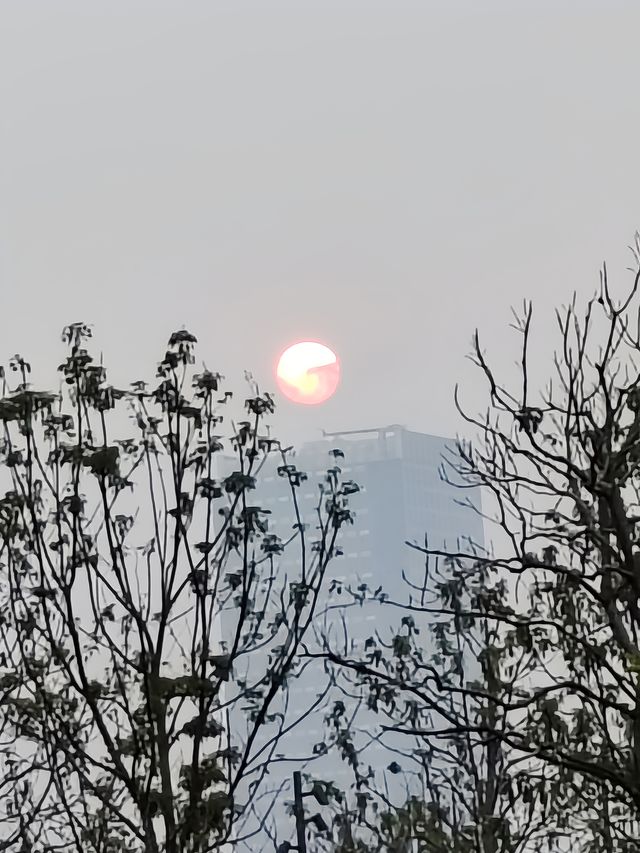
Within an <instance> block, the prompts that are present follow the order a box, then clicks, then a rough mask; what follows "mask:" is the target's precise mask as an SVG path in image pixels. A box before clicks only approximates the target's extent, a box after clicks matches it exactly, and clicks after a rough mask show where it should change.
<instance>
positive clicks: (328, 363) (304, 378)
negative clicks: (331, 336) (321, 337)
mask: <svg viewBox="0 0 640 853" xmlns="http://www.w3.org/2000/svg"><path fill="white" fill-rule="evenodd" d="M276 377H277V379H278V386H279V388H280V390H281V391H282V393H283V394H284V395H285V397H288V398H289V400H291V401H293V402H294V403H304V404H305V405H307V406H313V405H317V404H318V403H324V401H325V400H328V399H329V397H331V395H332V394H333V393H334V391H335V390H336V388H337V387H338V382H339V381H340V362H339V361H338V357H337V355H336V354H335V353H334V352H333V351H332V350H330V349H329V347H326V346H324V344H319V343H316V342H315V341H301V342H300V343H297V344H293V345H292V346H290V347H287V349H286V350H285V351H284V352H283V353H282V355H281V356H280V359H279V361H278V366H277V367H276Z"/></svg>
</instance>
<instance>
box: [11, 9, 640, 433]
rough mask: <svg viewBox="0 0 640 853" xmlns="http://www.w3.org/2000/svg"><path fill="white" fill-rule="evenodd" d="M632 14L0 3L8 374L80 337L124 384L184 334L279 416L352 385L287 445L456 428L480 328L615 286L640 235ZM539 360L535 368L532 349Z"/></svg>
mask: <svg viewBox="0 0 640 853" xmlns="http://www.w3.org/2000/svg"><path fill="white" fill-rule="evenodd" d="M639 30H640V7H638V5H637V3H635V2H631V0H630V2H628V3H622V2H617V0H602V2H593V0H591V2H589V0H579V1H578V0H575V2H566V0H565V2H562V0H553V2H533V0H529V2H518V0H509V2H502V3H497V2H488V0H467V2H456V0H442V2H429V0H422V2H408V0H388V2H379V0H366V2H365V0H361V2H356V0H316V2H306V0H297V2H293V0H291V2H283V0H259V2H257V1H256V2H244V0H229V2H216V0H206V2H200V0H175V2H166V0H153V2H152V0H148V2H142V0H126V2H123V0H121V2H117V1H116V0H109V1H108V2H106V0H102V2H97V0H76V2H71V0H56V2H55V3H54V2H51V0H40V2H35V0H0V128H1V137H0V145H1V152H0V153H1V157H0V216H1V218H0V282H1V284H0V286H1V294H2V301H1V303H0V361H6V360H7V358H8V357H9V356H10V355H11V354H12V353H14V352H15V351H16V350H19V351H20V352H22V353H23V354H25V355H27V356H29V357H30V358H31V360H32V362H33V364H34V369H36V373H40V371H41V370H42V373H41V375H44V374H45V373H46V372H47V369H48V371H49V373H50V366H51V364H55V363H57V361H58V360H59V357H60V356H61V354H62V350H61V344H60V343H59V331H60V329H61V327H62V325H64V324H65V323H67V322H71V321H75V320H78V319H82V320H85V321H86V322H90V323H93V324H95V333H96V338H97V343H98V345H99V346H100V347H101V348H102V349H103V350H104V353H105V357H106V359H107V363H108V364H111V365H112V366H113V368H114V370H113V375H114V378H115V379H118V380H120V381H122V380H128V379H134V378H139V377H141V376H143V375H145V374H147V375H150V374H151V371H152V368H153V365H154V364H155V362H156V361H157V359H158V358H159V357H160V356H161V354H162V350H163V347H164V344H165V341H166V338H167V335H168V334H169V332H170V331H172V330H173V329H174V328H176V327H178V328H179V327H181V326H182V325H183V324H184V325H186V326H187V328H189V329H190V330H192V331H193V332H194V333H195V334H197V335H198V337H199V338H200V340H201V347H200V353H201V355H202V357H203V358H205V359H206V361H207V363H208V366H209V367H211V368H215V369H220V370H221V371H222V372H223V373H225V374H226V375H227V376H228V377H229V380H230V381H231V384H232V385H233V386H235V387H236V388H237V389H240V390H242V373H243V370H244V369H250V370H252V371H253V372H254V374H255V375H256V377H257V378H258V379H259V380H260V381H261V382H262V384H263V385H264V386H265V388H273V385H274V383H273V381H272V378H271V369H272V365H273V363H274V360H275V358H276V356H277V354H278V352H279V350H280V349H281V348H282V347H283V346H284V345H286V344H287V343H289V342H291V341H293V340H295V339H299V338H304V337H314V338H318V339H321V340H322V341H324V342H326V343H328V344H330V345H331V346H333V347H334V348H335V349H336V350H337V351H338V353H339V354H340V356H341V358H342V364H343V372H344V381H343V384H342V387H341V390H340V391H339V393H338V394H336V396H335V397H334V399H333V400H332V401H330V402H329V403H327V404H325V405H324V406H323V407H321V408H308V409H303V408H302V407H295V406H293V405H291V404H287V403H286V402H283V404H282V406H281V411H280V415H279V418H278V421H279V423H280V424H281V427H282V430H283V431H284V433H285V435H287V436H289V435H291V436H293V437H294V438H296V439H297V438H300V437H304V436H313V434H314V431H317V429H318V428H319V427H322V426H325V427H327V428H330V429H333V428H345V429H346V428H357V427H369V426H375V425H378V424H382V423H386V422H392V421H396V422H400V423H404V424H406V425H407V426H409V427H412V428H415V429H419V430H425V431H429V432H435V433H439V434H443V433H445V434H446V433H452V432H455V430H456V428H457V427H458V425H459V421H458V418H457V416H456V414H455V411H454V407H453V402H452V390H453V385H454V383H455V382H456V381H457V380H461V381H462V383H463V389H464V397H465V399H466V400H467V401H468V403H469V405H470V407H471V408H475V407H476V406H478V405H480V404H481V403H482V401H483V397H482V395H481V393H480V390H479V388H478V385H477V383H476V382H475V381H474V377H475V375H474V373H473V371H472V369H471V367H470V365H469V364H468V363H466V362H465V355H466V354H467V352H468V350H469V343H470V338H471V334H472V331H473V329H474V327H475V326H476V325H478V326H479V327H480V329H481V331H482V333H483V337H484V338H485V340H486V341H487V344H489V345H490V351H491V352H492V353H493V354H494V355H495V357H496V358H497V359H498V360H503V361H504V360H507V361H508V362H511V361H512V360H513V358H515V357H516V355H517V352H516V349H515V347H516V343H517V342H516V339H515V337H514V335H513V333H512V332H510V331H509V330H508V323H509V322H510V310H509V309H510V306H511V305H512V304H516V305H519V304H520V303H521V302H522V299H523V298H525V297H532V298H534V300H535V304H536V311H537V317H538V324H539V325H538V331H539V335H540V338H541V339H542V334H543V332H544V327H545V326H546V327H547V328H550V317H551V309H552V307H553V306H554V305H555V304H557V303H558V302H561V301H562V300H564V299H566V298H567V297H568V296H569V294H570V293H571V291H572V290H573V289H576V288H577V289H578V290H579V291H580V292H582V293H584V295H585V296H586V295H588V294H589V293H590V292H591V291H592V290H593V288H594V287H595V286H596V284H597V279H598V270H599V266H600V264H601V262H602V261H603V260H604V259H607V260H608V261H609V263H610V268H611V271H612V274H613V275H614V276H617V277H618V281H619V283H620V285H621V286H623V285H624V284H625V282H626V281H627V280H628V277H629V274H628V273H626V272H625V267H626V266H627V265H628V263H629V261H630V259H631V257H630V255H628V253H627V250H626V246H627V245H628V244H629V243H630V242H631V240H632V238H633V233H634V231H635V230H636V229H637V228H638V227H640V170H639V169H638V166H637V164H638V152H639V151H640V108H639V107H638V79H640V55H639V54H638V50H637V35H638V32H639ZM540 348H541V351H542V343H541V344H540Z"/></svg>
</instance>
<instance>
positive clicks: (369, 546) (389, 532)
mask: <svg viewBox="0 0 640 853" xmlns="http://www.w3.org/2000/svg"><path fill="white" fill-rule="evenodd" d="M453 444H454V442H453V441H451V440H447V439H443V438H439V437H436V436H431V435H425V434H422V433H418V432H413V431H411V430H409V429H407V428H405V427H403V426H398V425H391V426H386V427H382V428H377V429H370V430H357V431H350V432H343V433H331V434H326V433H325V434H324V435H323V437H322V438H321V439H319V440H317V441H313V442H310V443H308V444H305V445H303V446H302V447H301V448H300V450H299V451H298V452H297V454H296V456H295V458H294V459H293V462H294V463H295V465H296V467H297V469H298V470H300V471H304V472H305V473H306V474H307V477H308V479H307V480H306V481H305V482H304V483H303V484H302V485H301V487H300V488H299V490H298V499H299V505H300V513H301V516H302V518H303V520H304V521H305V522H306V523H307V524H308V525H309V529H310V531H311V533H313V528H314V527H315V525H316V524H317V514H316V507H317V505H318V498H319V488H318V487H319V484H320V483H321V482H322V481H323V478H324V476H325V474H326V471H327V468H329V467H331V466H333V465H336V464H337V465H338V466H339V467H340V468H341V476H342V478H343V479H348V480H353V481H354V482H355V483H357V484H358V486H359V488H360V490H359V491H358V492H357V493H354V494H353V495H352V497H351V498H350V506H351V508H352V509H353V511H354V513H355V523H354V524H353V525H348V526H346V527H345V529H344V530H343V531H342V532H341V535H340V544H341V547H342V550H343V555H342V556H340V557H338V558H336V559H335V560H334V561H332V563H331V564H330V567H329V571H328V575H327V577H326V580H325V585H324V589H325V593H324V594H323V597H322V599H321V600H319V602H318V608H317V614H318V615H317V619H316V623H317V624H316V629H317V632H318V634H322V635H324V636H328V637H329V640H330V642H331V644H332V645H333V646H334V648H335V647H339V648H340V650H341V651H344V650H345V647H346V646H349V645H353V646H355V647H356V648H359V650H360V651H361V650H362V648H363V646H364V643H365V641H366V639H367V638H368V637H371V636H372V635H374V634H375V633H376V632H378V633H380V634H381V635H383V636H384V635H385V633H386V635H387V636H389V635H390V630H391V626H392V625H393V623H394V621H395V626H396V627H397V625H398V623H399V621H400V617H401V615H402V614H401V613H399V612H398V611H395V613H394V612H393V609H392V608H390V607H381V606H380V604H379V603H377V602H371V601H366V602H365V603H364V604H359V603H357V602H355V600H354V597H353V595H352V594H351V593H350V590H351V591H357V590H358V588H359V587H360V588H362V586H363V585H366V587H367V589H368V591H369V592H371V591H373V590H375V589H377V588H379V587H382V588H383V589H384V591H385V592H386V593H388V594H389V595H390V596H391V597H393V598H395V599H397V600H406V598H407V596H408V595H409V594H410V592H411V590H410V588H409V586H408V585H407V584H406V583H405V581H404V580H403V578H404V579H408V580H409V581H411V582H413V583H415V584H419V583H420V581H421V578H422V577H423V574H424V567H425V559H424V555H422V554H421V553H420V552H418V551H416V550H415V549H412V548H410V547H409V546H408V545H407V544H406V543H407V542H408V541H409V542H411V541H414V542H417V543H418V544H424V539H425V534H426V535H427V536H428V541H429V546H430V547H433V548H441V547H443V546H446V547H448V548H449V549H456V548H457V547H458V543H460V550H470V549H471V547H472V545H471V544H470V543H474V544H475V545H476V546H479V547H481V546H482V543H483V526H482V518H481V516H480V514H479V513H478V512H474V511H473V510H472V509H470V508H469V507H468V506H463V505H462V504H463V503H464V502H465V501H471V503H473V504H474V505H475V506H476V507H477V508H478V509H479V502H480V501H479V498H480V496H479V494H478V492H477V490H475V489H472V490H469V489H466V490H464V491H461V490H460V489H457V488H456V487H455V486H453V485H450V484H449V483H447V482H445V481H444V480H443V478H442V476H441V467H442V463H443V457H444V456H446V455H447V450H448V448H452V446H453ZM334 449H339V450H340V451H342V453H343V454H344V457H340V458H337V459H336V458H334V457H333V456H332V455H331V451H332V450H334ZM280 464H281V463H280ZM255 503H256V504H258V505H260V506H262V507H263V508H265V509H267V510H269V511H270V515H269V527H270V530H272V531H273V532H275V533H277V534H278V535H279V536H281V537H282V538H283V539H285V538H287V537H288V536H290V535H291V533H292V525H293V523H294V522H295V517H294V516H293V512H292V505H291V493H290V489H289V487H288V482H287V480H286V478H283V477H281V476H278V473H277V463H275V462H274V463H273V465H272V466H271V467H266V466H265V468H264V469H263V471H262V472H261V475H260V477H259V479H258V486H257V492H256V495H255ZM312 538H314V537H313V536H312V535H311V536H310V539H312ZM299 559H300V557H299V551H297V552H296V551H293V552H292V553H291V555H290V556H289V555H288V553H287V552H286V551H285V553H284V555H283V556H282V558H281V563H280V565H279V571H282V572H287V571H291V573H292V575H295V567H296V566H298V565H299ZM369 598H370V596H369ZM414 598H415V592H414ZM347 605H348V606H347ZM426 633H427V632H426V621H425V623H424V626H423V630H422V635H421V636H423V637H424V643H425V647H427V648H428V646H429V637H428V636H427V635H426ZM345 644H346V645H345ZM316 648H317V645H316ZM254 664H255V665H259V661H256V660H255V659H254ZM262 666H263V667H264V662H262ZM323 675H324V671H323V669H322V666H321V664H317V665H316V664H315V663H314V664H313V665H312V666H309V667H308V668H307V669H306V670H305V671H304V673H303V674H302V675H301V677H300V678H298V679H296V681H295V682H294V683H293V684H292V685H291V686H290V690H289V704H288V709H287V719H288V720H291V721H293V720H295V719H297V718H298V717H300V716H302V715H304V714H305V712H306V711H307V709H308V708H309V707H310V705H312V704H313V702H314V701H315V698H316V697H317V696H318V693H319V691H321V690H322V688H323V685H324V680H323ZM335 698H342V699H343V700H344V698H345V697H344V696H341V697H337V696H336V695H335V693H330V694H328V695H327V696H326V697H325V698H324V700H323V701H322V703H320V705H319V707H318V708H317V709H316V710H315V711H314V712H313V713H311V714H309V715H308V716H306V717H305V719H304V722H303V724H302V725H298V726H295V727H293V728H292V729H291V731H290V732H288V733H287V734H286V735H285V736H284V737H283V739H282V740H281V742H280V743H279V745H278V748H277V750H276V752H277V753H278V754H282V755H283V756H284V757H285V758H286V760H283V761H282V762H280V763H276V764H275V765H274V767H273V769H272V770H271V771H270V775H269V780H270V783H271V787H275V786H276V784H277V783H279V782H281V783H283V784H286V783H288V781H289V780H290V779H291V776H292V773H293V771H294V770H296V769H306V771H307V772H309V773H313V774H314V775H317V776H319V777H320V778H324V779H331V780H332V781H334V782H335V783H336V784H338V785H340V784H341V783H342V784H345V785H346V784H348V782H349V780H350V778H352V777H351V776H350V771H349V769H348V767H347V765H346V764H345V763H344V762H343V761H342V760H341V759H339V758H337V757H336V756H335V755H330V756H325V757H322V758H319V759H314V760H312V761H310V762H308V759H310V758H312V756H313V748H314V746H315V745H316V744H319V743H321V742H322V741H323V740H324V736H325V733H326V728H325V722H324V718H325V716H326V713H327V710H328V706H329V705H330V703H332V701H333V700H334V699H335ZM345 704H346V707H347V713H350V712H351V707H353V708H355V705H356V704H357V703H356V700H355V699H353V700H351V705H350V702H349V700H348V699H347V700H346V702H345ZM369 719H370V725H371V727H373V722H374V721H372V720H371V718H369ZM365 726H366V722H365ZM372 749H373V750H374V751H373V752H372V751H370V752H369V762H370V763H372V761H373V760H375V759H372V758H371V756H372V755H375V746H374V747H373V748H372ZM377 749H378V751H379V760H380V763H381V765H382V766H386V764H388V763H389V761H390V760H391V759H390V758H389V756H388V754H387V755H385V754H384V747H383V746H381V745H378V746H377ZM385 761H386V764H382V763H383V762H385ZM307 762H308V763H307ZM285 790H286V793H283V794H282V795H281V796H280V798H279V799H280V801H283V800H286V799H290V798H291V793H290V786H289V785H288V784H287V787H286V788H285ZM273 814H274V817H275V820H276V823H277V829H278V837H279V839H280V840H283V839H286V838H288V837H291V835H290V833H293V822H292V819H291V818H290V817H289V816H288V815H287V814H286V813H285V811H284V809H281V808H278V809H277V810H275V811H274V813H273ZM288 832H289V835H288V834H287V833H288Z"/></svg>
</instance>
